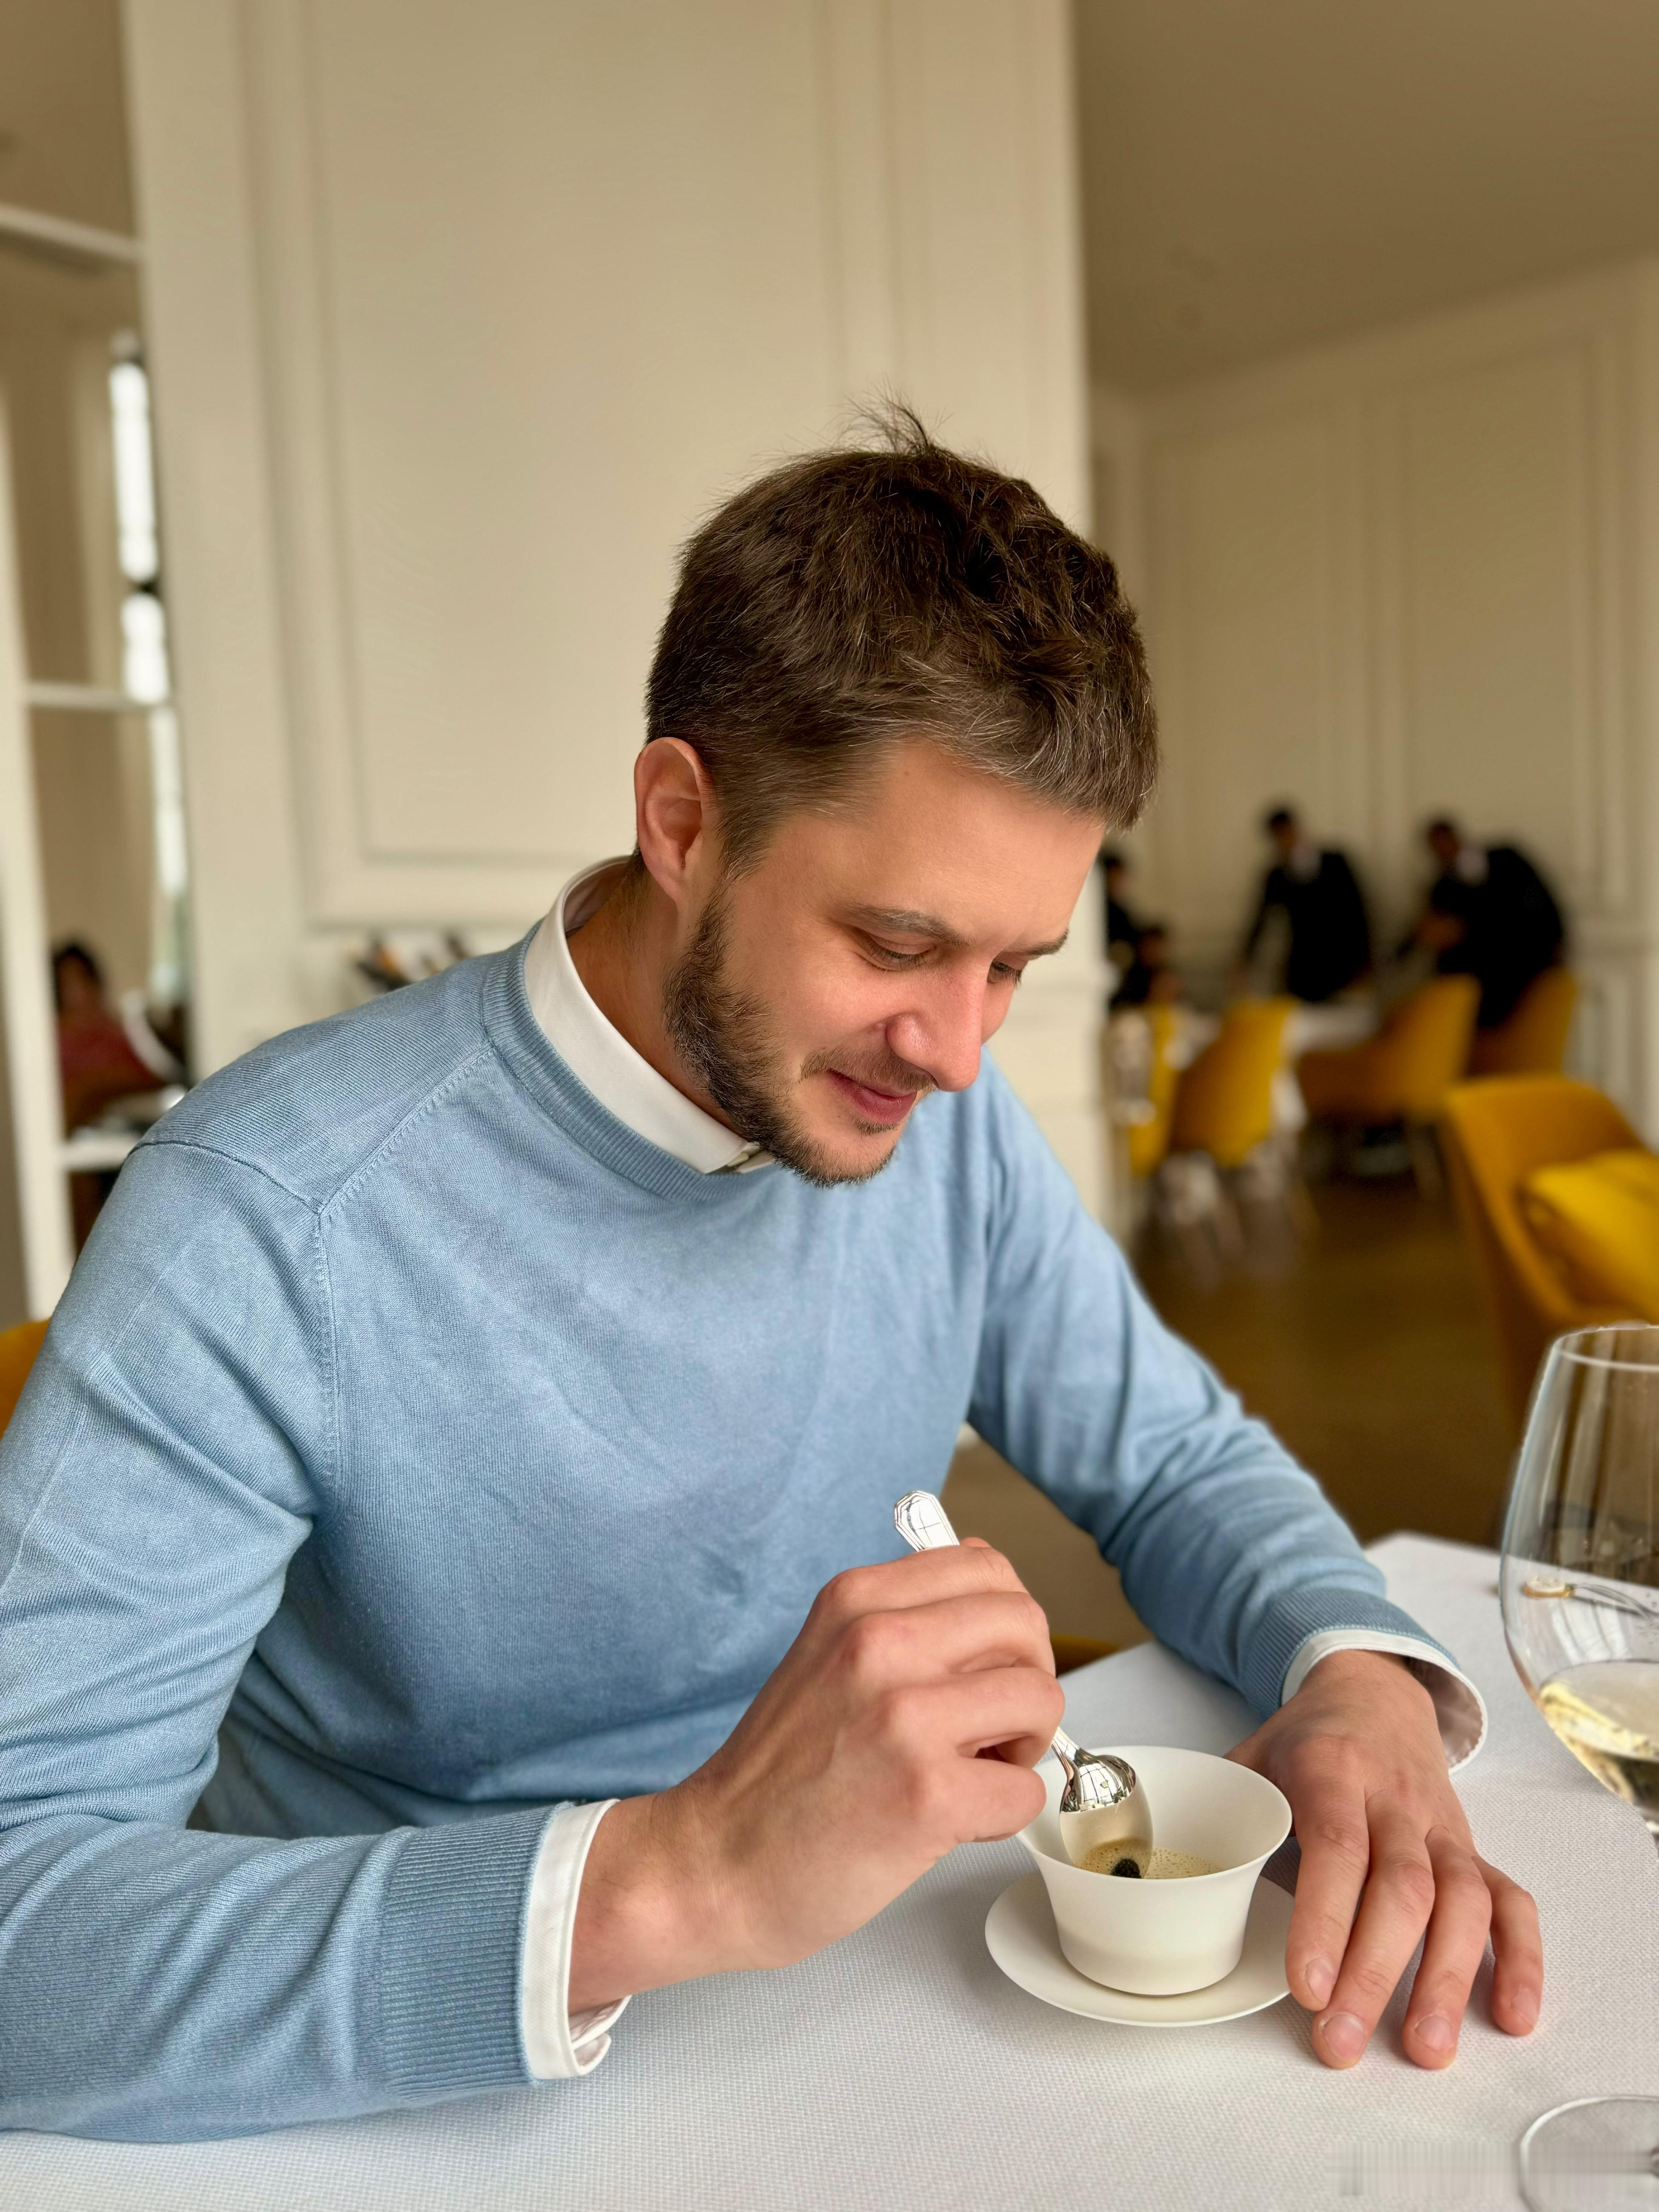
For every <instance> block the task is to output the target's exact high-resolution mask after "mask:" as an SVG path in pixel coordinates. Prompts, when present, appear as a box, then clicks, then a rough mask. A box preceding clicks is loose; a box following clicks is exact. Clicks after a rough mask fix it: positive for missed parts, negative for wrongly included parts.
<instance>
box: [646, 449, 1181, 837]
mask: <svg viewBox="0 0 1659 2212" xmlns="http://www.w3.org/2000/svg"><path fill="white" fill-rule="evenodd" d="M882 430H883V438H884V442H883V445H882V447H881V448H880V449H878V450H876V451H854V450H848V449H836V450H834V451H831V452H829V453H812V454H809V455H807V456H806V457H805V459H800V460H796V461H792V462H790V463H788V464H787V466H785V467H783V468H780V469H777V470H775V471H773V472H772V473H771V474H770V475H769V476H765V477H761V478H760V480H759V481H758V482H757V483H752V484H750V486H749V487H748V488H747V489H745V490H744V491H741V492H739V493H738V495H737V497H736V498H735V499H732V500H730V501H727V503H726V505H725V506H724V507H721V508H720V510H719V511H718V513H715V514H714V515H713V516H712V517H711V518H710V519H709V520H708V521H707V522H706V523H705V524H704V525H703V526H702V529H701V530H699V531H698V532H697V533H696V536H695V537H694V538H692V539H691V541H690V544H688V545H687V547H686V549H685V554H684V560H683V562H682V564H681V569H680V580H679V585H678V589H677V590H676V592H675V594H674V599H673V603H672V605H671V606H670V608H669V610H668V616H667V619H666V621H665V623H664V624H663V628H662V635H661V637H660V638H659V641H658V644H657V653H656V658H655V659H654V660H653V664H652V668H651V678H650V682H649V684H648V686H647V693H646V706H647V742H649V740H650V739H651V738H682V739H684V741H685V743H687V744H690V745H692V746H694V747H695V748H696V751H697V753H698V755H699V757H701V759H702V763H703V766H704V768H705V769H706V770H707V772H708V778H709V781H710V782H711V783H712V784H713V786H714V795H715V798H716V800H717V802H718V804H719V806H720V821H721V829H722V835H723V838H724V842H725V857H726V863H727V865H728V866H732V867H734V868H738V869H740V868H742V867H744V866H745V865H747V864H749V863H750V862H752V861H753V860H756V859H757V857H758V855H759V854H760V852H761V850H762V849H763V847H764V845H765V843H766V841H767V838H768V837H769V835H770V833H771V831H772V830H773V829H774V828H775V826H776V824H777V823H778V822H779V821H780V820H781V818H782V817H783V816H784V815H786V814H787V813H789V812H792V811H795V810H796V809H798V808H814V807H818V808H822V807H824V806H828V805H833V804H834V803H835V802H836V799H838V798H841V797H843V796H844V795H845V794H846V792H847V789H848V786H849V784H851V783H853V782H854V781H855V780H856V778H857V776H858V775H859V774H860V771H861V770H862V769H867V768H868V767H870V766H872V765H873V763H874V761H875V759H876V758H877V757H878V753H879V750H880V749H881V748H882V747H883V746H884V745H885V744H890V743H891V742H892V741H893V740H895V739H896V738H905V737H915V736H925V737H927V738H932V739H933V740H934V741H935V742H936V743H937V744H940V745H941V746H943V747H944V748H945V750H948V751H950V752H951V753H952V754H954V755H955V756H956V757H957V758H959V759H961V760H963V761H965V762H967V763H969V764H971V765H972V766H974V767H975V768H979V769H984V770H985V771H986V772H987V774H989V775H994V776H1000V777H1001V778H1002V779H1004V780H1005V781H1007V782H1009V783H1011V784H1015V785H1018V787H1020V788H1021V789H1022V790H1024V791H1028V792H1030V793H1035V794H1036V796H1037V797H1038V798H1041V799H1048V800H1049V801H1051V802H1052V803H1053V804H1054V805H1056V806H1058V807H1061V808H1064V809H1065V810H1066V811H1068V812H1072V813H1077V814H1085V815H1091V816H1094V817H1097V819H1099V820H1100V821H1101V822H1102V823H1109V824H1110V825H1111V826H1112V827H1113V828H1115V829H1123V828H1127V826H1128V824H1129V823H1132V822H1133V821H1134V820H1135V818H1136V817H1137V816H1138V815H1139V812H1140V811H1141V809H1142V808H1143V807H1144V806H1145V805H1146V800H1147V799H1148V798H1149V797H1150V796H1151V793H1152V785H1153V783H1154V781H1156V778H1157V774H1158V738H1157V725H1156V720H1155V717H1154V714H1153V711H1152V692H1151V689H1150V686H1149V684H1148V682H1147V677H1146V655H1145V653H1144V651H1143V650H1142V647H1141V642H1140V634H1139V629H1137V628H1136V624H1135V617H1134V612H1133V609H1132V608H1131V607H1130V605H1129V604H1128V602H1127V599H1125V598H1124V596H1123V593H1122V590H1121V587H1120V586H1119V583H1118V579H1117V571H1116V569H1115V568H1114V567H1113V565H1112V563H1111V562H1110V561H1109V560H1108V558H1107V557H1106V556H1105V555H1104V554H1103V553H1102V552H1099V551H1098V550H1097V549H1096V548H1095V547H1093V546H1091V545H1089V544H1085V541H1084V540H1083V539H1082V538H1079V536H1078V535H1077V534H1076V532H1073V531H1071V530H1068V529H1067V528H1066V526H1065V524H1064V523H1063V522H1061V521H1060V518H1059V517H1058V516H1057V515H1056V514H1055V513H1054V512H1053V510H1052V509H1051V508H1050V507H1048V506H1047V505H1046V504H1045V502H1044V501H1042V500H1041V499H1040V498H1039V497H1038V496H1037V495H1036V492H1035V491H1033V490H1032V489H1031V487H1030V484H1028V483H1021V482H1020V481H1019V479H1018V478H1017V477H1006V476H1003V475H1001V474H1000V472H999V471H997V470H995V469H993V468H990V467H987V466H986V465H984V464H983V463H981V462H978V461H972V460H968V459H963V456H962V455H961V454H959V453H950V452H947V451H946V449H945V447H942V446H939V445H936V444H935V443H934V442H933V439H932V438H931V437H930V436H929V435H928V434H927V431H926V430H925V429H924V428H922V425H921V422H919V421H918V420H917V418H916V417H915V415H913V414H912V413H911V412H910V411H909V410H908V409H904V408H894V409H891V410H889V411H888V412H887V414H886V415H885V416H884V417H883V418H882Z"/></svg>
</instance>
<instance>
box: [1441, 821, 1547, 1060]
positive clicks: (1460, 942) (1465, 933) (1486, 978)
mask: <svg viewBox="0 0 1659 2212" xmlns="http://www.w3.org/2000/svg"><path fill="white" fill-rule="evenodd" d="M1423 835H1424V842H1425V843H1426V844H1427V846H1428V848H1429V850H1430V852H1431V854H1433V855H1434V858H1435V860H1436V861H1437V863H1438V865H1439V871H1440V872H1439V873H1438V874H1437V876H1436V878H1435V879H1434V881H1433V883H1432V884H1431V885H1430V886H1429V893H1428V897H1427V900H1426V902H1425V906H1424V910H1423V915H1422V918H1421V919H1420V920H1419V922H1418V924H1417V927H1416V928H1415V930H1414V931H1413V933H1412V937H1411V939H1408V940H1407V942H1408V944H1409V943H1412V942H1414V943H1416V944H1417V945H1420V946H1422V947H1423V948H1425V950H1426V951H1430V952H1431V953H1432V954H1433V955H1434V963H1435V967H1436V969H1437V972H1438V973H1439V974H1440V975H1473V976H1474V979H1475V981H1477V982H1478V983H1479V984H1480V1015H1479V1023H1480V1027H1481V1028H1482V1029H1483V1030H1489V1029H1495V1028H1496V1027H1497V1026H1498V1024H1499V1023H1500V1022H1504V1021H1507V1020H1508V1019H1509V1018H1510V1015H1511V1014H1512V1013H1513V1012H1515V1009H1516V1006H1517V1005H1518V1004H1519V1002H1520V999H1521V994H1522V992H1523V991H1525V989H1526V988H1527V986H1528V984H1529V983H1531V982H1532V981H1534V979H1535V978H1536V977H1538V976H1539V975H1542V974H1543V972H1544V970H1545V969H1547V968H1554V967H1558V966H1559V964H1560V963H1561V961H1562V959H1563V958H1564V957H1565V953H1566V944H1567V933H1566V925H1565V922H1564V921H1563V920H1562V918H1561V909H1560V907H1559V905H1558V904H1557V902H1556V898H1555V895H1554V893H1553V891H1552V890H1551V889H1550V887H1549V885H1548V884H1547V883H1546V882H1545V880H1544V878H1543V877H1542V876H1541V874H1540V873H1539V872H1538V869H1537V868H1536V867H1535V866H1534V864H1533V862H1532V861H1531V860H1528V858H1527V855H1526V854H1524V853H1523V852H1522V850H1521V849H1520V848H1519V847H1518V846H1516V845H1477V844H1475V843H1474V842H1473V841H1472V840H1470V839H1469V838H1467V837H1465V836H1464V835H1463V833H1462V830H1461V829H1459V827H1458V825H1457V824H1456V823H1455V822H1454V821H1452V820H1451V819H1450V817H1448V816H1445V815H1441V816H1439V817H1437V819H1436V820H1434V821H1432V822H1431V823H1429V825H1428V828H1427V829H1425V831H1424V833H1423Z"/></svg>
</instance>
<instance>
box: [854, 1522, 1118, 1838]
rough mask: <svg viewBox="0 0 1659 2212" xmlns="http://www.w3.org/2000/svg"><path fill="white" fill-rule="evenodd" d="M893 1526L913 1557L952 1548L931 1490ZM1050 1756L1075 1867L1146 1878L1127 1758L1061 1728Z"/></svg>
mask: <svg viewBox="0 0 1659 2212" xmlns="http://www.w3.org/2000/svg"><path fill="white" fill-rule="evenodd" d="M893 1526H894V1527H895V1528H896V1529H897V1530H898V1532H899V1534H900V1535H901V1536H902V1537H903V1539H904V1541H905V1542H906V1543H907V1544H908V1546H909V1547H910V1549H911V1550H912V1551H913V1552H937V1551H941V1550H943V1549H945V1547H948V1546H950V1545H952V1544H954V1543H956V1542H957V1541H958V1539H957V1532H956V1530H955V1529H954V1528H952V1527H951V1523H950V1520H949V1518H948V1516H946V1514H945V1508H944V1507H943V1506H942V1505H941V1504H939V1500H938V1498H935V1497H934V1495H933V1492H932V1491H931V1490H912V1491H908V1492H906V1494H905V1495H904V1496H903V1497H902V1498H900V1500H899V1502H898V1504H896V1506H895V1507H894V1508H893ZM1054 1756H1055V1758H1056V1759H1058V1760H1059V1761H1060V1765H1061V1766H1062V1767H1063V1768H1064V1770H1065V1773H1066V1787H1065V1789H1064V1790H1061V1792H1060V1842H1061V1843H1062V1844H1064V1845H1065V1846H1066V1857H1067V1858H1068V1859H1070V1861H1071V1862H1072V1864H1073V1866H1078V1867H1086V1868H1087V1869H1089V1871H1090V1872H1091V1874H1117V1875H1144V1874H1145V1873H1146V1867H1147V1863H1148V1862H1149V1861H1150V1859H1151V1858H1152V1808H1151V1807H1150V1806H1149V1805H1148V1804H1147V1802H1146V1791H1145V1790H1143V1789H1142V1788H1141V1787H1140V1784H1139V1782H1138V1781H1137V1780H1136V1778H1135V1771H1134V1769H1133V1766H1131V1765H1130V1764H1129V1762H1128V1760H1127V1759H1118V1758H1115V1756H1114V1755H1113V1753H1110V1752H1109V1751H1085V1750H1084V1749H1083V1747H1082V1746H1081V1745H1080V1744H1075V1743H1073V1741H1072V1739H1071V1737H1070V1736H1068V1735H1066V1731H1065V1729H1055V1730H1054Z"/></svg>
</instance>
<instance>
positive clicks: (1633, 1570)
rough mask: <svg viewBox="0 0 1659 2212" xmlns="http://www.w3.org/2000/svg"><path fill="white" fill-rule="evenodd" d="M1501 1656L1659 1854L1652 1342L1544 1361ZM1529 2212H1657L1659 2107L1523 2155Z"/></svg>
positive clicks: (1523, 1471)
mask: <svg viewBox="0 0 1659 2212" xmlns="http://www.w3.org/2000/svg"><path fill="white" fill-rule="evenodd" d="M1500 1580H1501V1587H1502V1594H1503V1601H1504V1634H1505V1636H1506V1637H1507V1638H1508V1639H1509V1647H1510V1657H1511V1658H1512V1659H1513V1660H1514V1662H1515V1664H1516V1670H1517V1672H1518V1673H1519V1674H1520V1676H1521V1679H1522V1681H1523V1682H1524V1683H1525V1684H1526V1686H1527V1689H1528V1692H1529V1693H1530V1695H1531V1697H1532V1699H1533V1701H1534V1704H1535V1705H1537V1707H1538V1710H1539V1711H1540V1712H1541V1713H1542V1714H1543V1716H1544V1718H1545V1719H1546V1720H1547V1722H1548V1723H1549V1724H1550V1726H1551V1728H1553V1729H1554V1731H1555V1733H1556V1735H1559V1737H1560V1739H1561V1741H1562V1742H1563V1743H1564V1744H1565V1745H1566V1747H1567V1748H1568V1750H1569V1751H1571V1753H1572V1754H1573V1756H1574V1757H1575V1758H1576V1759H1578V1760H1579V1761H1580V1763H1581V1764H1582V1765H1584V1766H1586V1767H1588V1768H1589V1771H1590V1772H1591V1773H1592V1774H1593V1775H1594V1776H1595V1778H1596V1780H1597V1781H1598V1782H1599V1783H1601V1785H1602V1787H1603V1788H1604V1789H1607V1790H1612V1792H1613V1795H1614V1796H1616V1797H1622V1798H1623V1799H1624V1800H1625V1802H1626V1803H1627V1804H1631V1805H1634V1806H1635V1808H1637V1810H1638V1813H1639V1814H1641V1816H1642V1818H1643V1820H1644V1821H1645V1822H1646V1823H1647V1826H1648V1828H1649V1831H1650V1833H1651V1834H1652V1836H1653V1839H1654V1842H1655V1844H1656V1845H1659V1328H1650V1327H1649V1326H1648V1325H1647V1324H1646V1323H1645V1322H1618V1323H1616V1324H1613V1326H1610V1327H1607V1328H1586V1329H1579V1330H1578V1331H1577V1332H1576V1333H1575V1334H1573V1335H1571V1336H1564V1337H1561V1338H1559V1340H1557V1341H1556V1343H1554V1344H1553V1345H1552V1346H1551V1347H1550V1350H1549V1353H1548V1355H1547V1358H1546V1359H1545V1362H1544V1367H1543V1371H1542V1373H1541V1376H1540V1377H1539V1381H1538V1386H1537V1389H1535V1391H1534V1394H1533V1401H1532V1408H1531V1411H1530V1412H1529V1413H1528V1417H1527V1432H1526V1436H1525V1437H1524V1439H1523V1440H1522V1446H1521V1455H1520V1458H1519V1460H1518V1461H1517V1462H1516V1470H1515V1480H1514V1483H1513V1485H1512V1486H1511V1488H1510V1503H1509V1512H1508V1516H1507V1517H1506V1520H1505V1522H1504V1558H1503V1565H1502V1569H1501V1571H1500ZM1521 2172H1522V2191H1523V2193H1524V2194H1525V2197H1526V2200H1527V2202H1528V2204H1529V2205H1531V2206H1532V2207H1533V2208H1534V2212H1568V2208H1571V2212H1579V2208H1583V2207H1586V2206H1589V2205H1602V2204H1607V2205H1613V2204H1619V2205H1624V2204H1631V2205H1638V2204H1645V2205H1647V2206H1648V2207H1649V2208H1650V2212H1659V2098H1649V2097H1596V2098H1588V2099H1583V2100H1580V2101H1578V2102H1577V2103H1574V2104H1571V2105H1563V2106H1558V2108H1557V2109H1556V2110H1555V2111H1554V2112H1546V2113H1545V2114H1544V2115H1543V2116H1542V2117H1541V2118H1540V2119H1537V2120H1534V2123H1533V2124H1532V2126H1531V2127H1530V2128H1529V2129H1528V2130H1527V2132H1526V2134H1525V2136H1522V2142H1521Z"/></svg>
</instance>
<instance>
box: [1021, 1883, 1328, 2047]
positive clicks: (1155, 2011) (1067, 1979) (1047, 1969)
mask: <svg viewBox="0 0 1659 2212" xmlns="http://www.w3.org/2000/svg"><path fill="white" fill-rule="evenodd" d="M1290 1925H1291V1900H1290V1899H1289V1898H1288V1897H1287V1896H1286V1895H1285V1892H1284V1891H1283V1890H1282V1889H1280V1888H1279V1885H1278V1884H1277V1883H1276V1882H1271V1881H1259V1882H1257V1884H1256V1886H1255V1896H1254V1897H1253V1898H1252V1899H1250V1917H1249V1922H1248V1923H1247V1924H1246V1926H1245V1929H1244V1950H1243V1956H1242V1957H1241V1958H1240V1960H1239V1962H1238V1964H1237V1966H1235V1967H1234V1968H1233V1970H1232V1972H1231V1974H1227V1975H1225V1976H1224V1977H1223V1978H1222V1979H1221V1980H1220V1981H1218V1982H1214V1983H1212V1984H1211V1985H1210V1987H1209V1988H1208V1989H1207V1990H1188V1991H1186V1992H1184V1993H1183V1994H1182V1996H1175V1997H1139V1996H1132V1995H1131V1994H1130V1993H1129V1991H1128V1990H1109V1989H1106V1988H1104V1987H1103V1985H1102V1984H1100V1983H1099V1982H1091V1980H1090V1979H1089V1978H1088V1976H1087V1975H1086V1974H1080V1973H1079V1972H1078V1970H1077V1968H1076V1967H1075V1966H1073V1965H1072V1964H1071V1963H1070V1962H1069V1960H1067V1959H1066V1954H1065V1953H1064V1952H1063V1951H1062V1950H1061V1949H1060V1938H1059V1937H1058V1936H1056V1935H1055V1933H1054V1914H1053V1913H1052V1912H1051V1911H1049V1909H1048V1892H1047V1891H1046V1890H1045V1889H1044V1888H1043V1887H1042V1875H1040V1874H1028V1875H1021V1877H1020V1879H1019V1880H1018V1881H1017V1882H1015V1883H1013V1884H1012V1886H1011V1887H1009V1888H1007V1889H1005V1890H1004V1891H1003V1893H1002V1894H1001V1896H1000V1898H998V1899H997V1901H996V1903H995V1904H994V1905H993V1906H992V1907H991V1910H990V1911H989V1912H988V1913H987V1915H986V1918H985V1941H986V1944H987V1948H988V1949H989V1951H990V1954H991V1956H992V1957H993V1958H994V1960H996V1962H997V1964H998V1966H1000V1967H1001V1969H1002V1971H1003V1972H1004V1973H1005V1974H1006V1975H1007V1977H1008V1978H1009V1980H1010V1981H1011V1982H1017V1983H1018V1984H1019V1986H1020V1988H1021V1989H1023V1990H1027V1991H1029V1993H1030V1995H1031V1996H1034V1997H1041V1998H1042V2002H1043V2003H1044V2004H1051V2005H1057V2006H1058V2007H1059V2008H1060V2011H1061V2012H1075V2013H1081V2014H1082V2015H1083V2016H1084V2018H1085V2020H1112V2021H1118V2022H1120V2023H1121V2025H1122V2026H1123V2027H1207V2026H1208V2025H1209V2024H1210V2023H1211V2022H1212V2021H1223V2020H1242V2019H1243V2016H1244V2015H1245V2014H1246V2013H1251V2012H1261V2010H1262V2009H1263V2008H1264V2007H1265V2006H1267V2005H1271V2004H1277V2003H1278V2002H1279V1999H1280V1997H1284V1996H1289V1995H1290V1993H1291V1985H1290V1984H1289V1982H1288V1981H1287V1980H1286V1979H1285V1935H1286V1934H1287V1932H1288V1930H1289V1929H1290Z"/></svg>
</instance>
